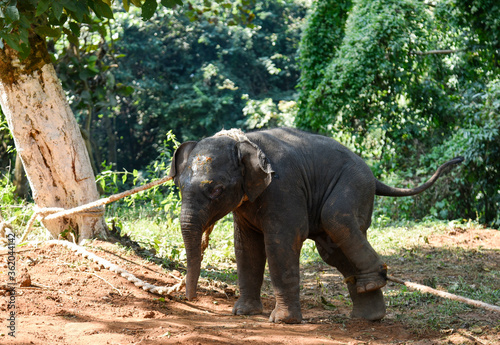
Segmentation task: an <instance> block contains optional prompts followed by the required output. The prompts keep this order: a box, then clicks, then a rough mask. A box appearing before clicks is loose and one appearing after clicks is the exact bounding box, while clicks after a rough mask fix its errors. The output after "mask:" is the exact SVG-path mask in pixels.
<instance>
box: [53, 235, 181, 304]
mask: <svg viewBox="0 0 500 345" xmlns="http://www.w3.org/2000/svg"><path fill="white" fill-rule="evenodd" d="M43 243H47V244H57V245H62V246H65V247H66V248H68V249H70V250H72V251H74V252H75V253H77V254H78V255H81V256H83V257H84V258H87V259H89V260H92V261H94V262H95V263H97V264H98V265H99V266H102V267H104V268H106V269H108V270H110V271H111V272H114V273H116V274H118V275H120V276H122V277H123V278H125V279H127V280H128V281H130V282H132V283H133V284H134V285H135V286H137V287H139V288H141V289H143V290H145V291H148V292H151V293H154V294H157V295H171V294H172V293H174V292H178V291H180V290H181V289H182V288H183V287H184V286H185V285H186V278H183V279H182V280H181V281H180V282H179V283H178V284H176V285H174V286H170V287H169V286H156V285H153V284H149V283H148V282H145V281H143V280H141V279H139V278H137V277H136V276H134V275H133V274H132V273H130V272H128V271H127V270H125V269H123V268H121V267H119V266H117V265H115V264H113V263H111V262H110V261H108V260H106V259H103V258H101V257H99V256H97V255H95V254H94V253H91V252H89V251H88V250H86V249H85V248H83V247H82V246H79V245H77V244H75V243H71V242H69V241H60V240H50V241H46V242H43Z"/></svg>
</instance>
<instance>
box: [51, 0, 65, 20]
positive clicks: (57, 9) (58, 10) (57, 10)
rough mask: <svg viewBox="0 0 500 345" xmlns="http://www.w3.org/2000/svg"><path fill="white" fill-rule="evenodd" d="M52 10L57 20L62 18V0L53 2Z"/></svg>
mask: <svg viewBox="0 0 500 345" xmlns="http://www.w3.org/2000/svg"><path fill="white" fill-rule="evenodd" d="M52 12H53V13H54V17H56V18H57V20H61V16H62V13H63V5H62V4H61V3H60V2H58V1H55V2H54V3H52Z"/></svg>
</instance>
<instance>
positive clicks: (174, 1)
mask: <svg viewBox="0 0 500 345" xmlns="http://www.w3.org/2000/svg"><path fill="white" fill-rule="evenodd" d="M161 4H162V5H163V6H165V7H168V8H173V7H175V6H177V5H179V6H182V0H161Z"/></svg>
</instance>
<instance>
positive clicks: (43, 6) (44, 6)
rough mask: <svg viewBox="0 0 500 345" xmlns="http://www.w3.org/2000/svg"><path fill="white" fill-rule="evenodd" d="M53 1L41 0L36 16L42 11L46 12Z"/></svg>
mask: <svg viewBox="0 0 500 345" xmlns="http://www.w3.org/2000/svg"><path fill="white" fill-rule="evenodd" d="M51 2H52V1H51V0H40V2H39V3H38V6H37V8H36V13H35V16H36V17H38V16H39V15H41V14H42V13H45V11H47V10H48V8H49V6H50V3H51Z"/></svg>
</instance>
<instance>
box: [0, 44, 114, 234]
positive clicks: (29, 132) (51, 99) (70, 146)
mask: <svg viewBox="0 0 500 345" xmlns="http://www.w3.org/2000/svg"><path fill="white" fill-rule="evenodd" d="M30 46H31V53H30V55H29V56H28V58H26V59H25V60H22V61H21V60H20V58H19V55H18V52H17V51H15V50H13V49H11V48H9V47H8V46H5V48H4V49H2V50H0V103H1V106H2V110H3V112H4V114H5V117H6V118H7V122H8V125H9V128H10V130H11V132H12V136H13V137H14V142H15V145H16V148H17V152H18V154H19V155H20V157H21V159H22V161H23V165H24V168H25V171H26V175H27V177H28V181H29V184H30V187H31V190H32V192H33V198H34V200H35V202H36V204H37V205H38V206H39V207H62V208H66V209H68V208H72V207H75V206H78V205H82V204H85V203H88V202H91V201H94V200H97V199H98V198H99V194H98V192H97V188H96V183H95V176H94V174H93V172H92V167H91V163H90V160H89V156H88V153H87V150H86V148H85V144H84V142H83V139H82V135H81V133H80V129H79V127H78V124H77V123H76V120H75V117H74V115H73V113H72V111H71V109H70V107H69V105H68V103H67V100H66V96H65V94H64V91H63V90H62V87H61V85H60V83H59V80H58V78H57V75H56V72H55V70H54V67H53V66H52V64H51V62H50V57H49V54H48V52H47V46H46V42H45V40H44V39H42V38H40V37H39V36H37V35H35V34H32V35H31V36H30ZM44 225H45V227H46V228H47V229H48V230H49V231H50V233H51V234H52V236H54V237H56V238H57V237H58V236H59V234H60V233H61V232H63V231H64V230H68V229H70V230H71V231H73V232H74V233H75V234H76V235H77V238H78V240H79V241H81V240H83V239H88V238H92V237H95V236H97V235H104V234H105V231H106V224H105V222H104V219H103V217H102V216H99V217H86V216H74V217H67V218H62V219H56V220H51V221H44Z"/></svg>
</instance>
